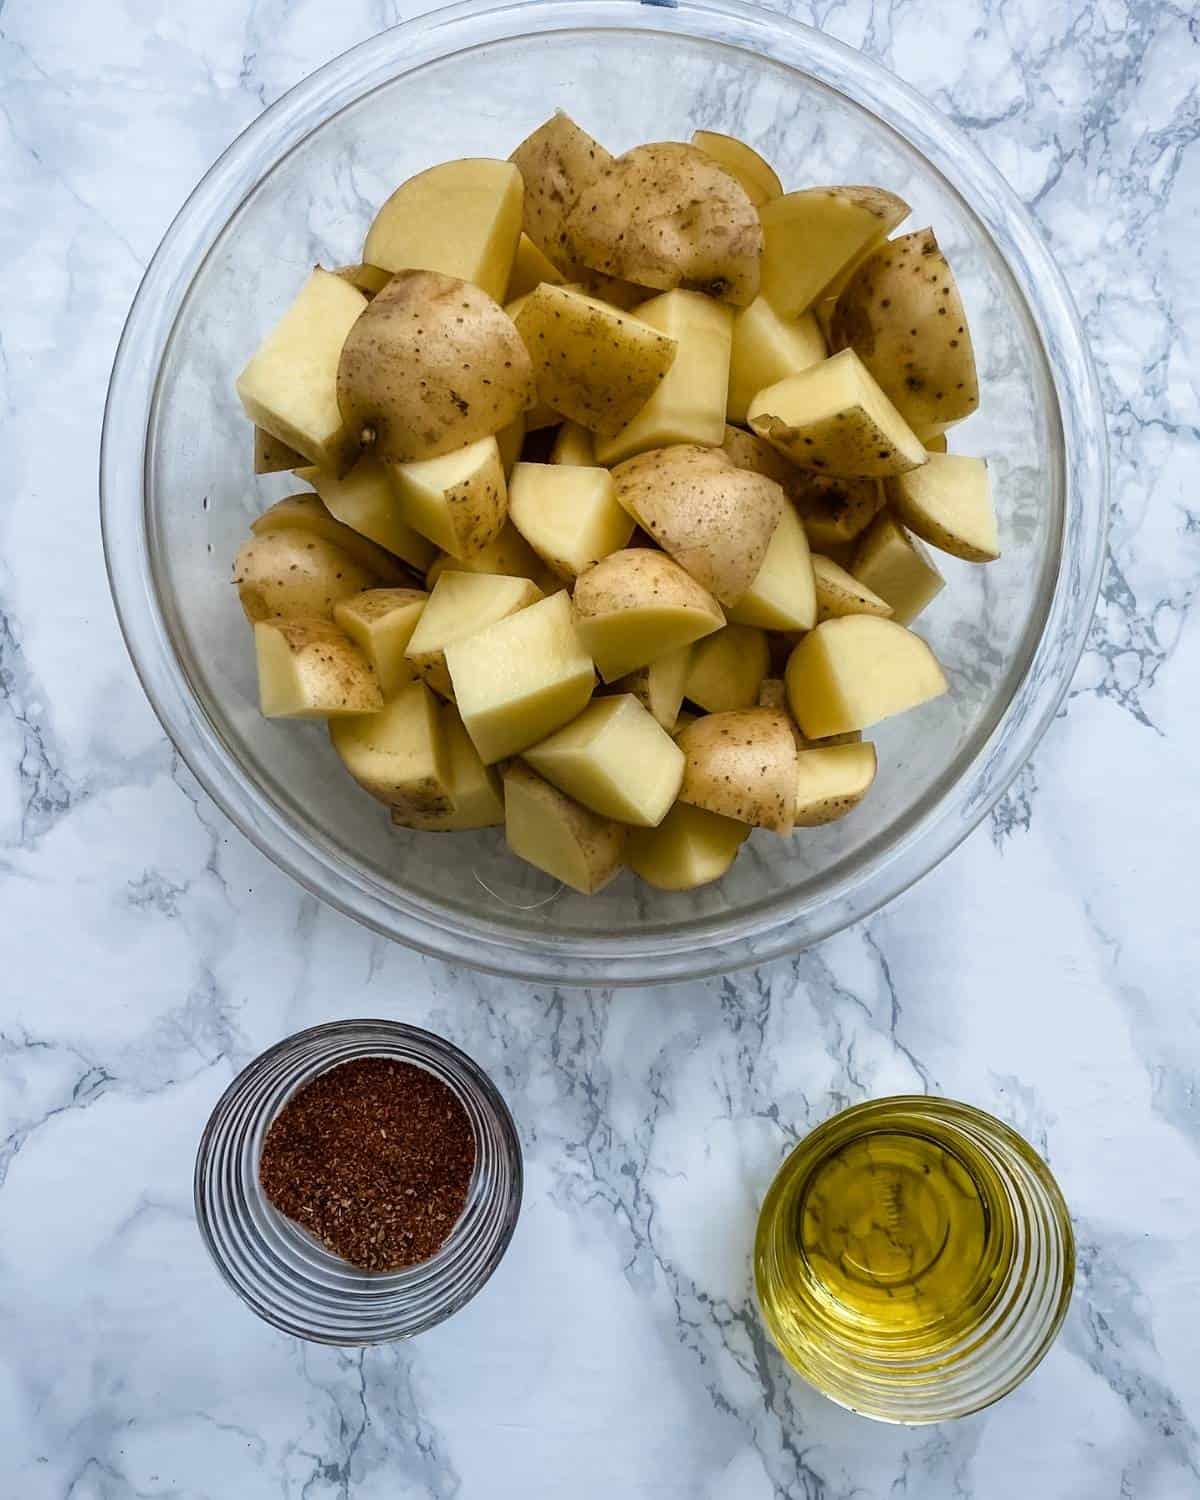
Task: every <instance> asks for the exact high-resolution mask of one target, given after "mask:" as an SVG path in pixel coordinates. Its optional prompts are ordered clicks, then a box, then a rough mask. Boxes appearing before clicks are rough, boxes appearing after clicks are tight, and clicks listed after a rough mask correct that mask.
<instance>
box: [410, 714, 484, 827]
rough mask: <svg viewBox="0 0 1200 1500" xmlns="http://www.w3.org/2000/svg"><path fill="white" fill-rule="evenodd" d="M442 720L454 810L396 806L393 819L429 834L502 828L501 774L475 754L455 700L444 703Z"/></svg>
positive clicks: (440, 720) (440, 719) (442, 732)
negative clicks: (432, 811) (430, 810)
mask: <svg viewBox="0 0 1200 1500" xmlns="http://www.w3.org/2000/svg"><path fill="white" fill-rule="evenodd" d="M439 722H440V727H441V734H442V740H443V742H444V744H445V747H446V770H447V774H448V777H449V781H448V787H449V792H450V801H451V802H452V803H453V804H454V806H453V810H452V811H451V812H437V813H430V812H420V811H417V810H414V809H411V808H404V807H393V808H392V822H393V823H394V824H396V826H397V827H398V828H420V829H422V830H424V831H425V832H426V833H459V832H462V831H463V830H465V829H469V828H497V827H500V826H501V825H502V824H503V823H504V792H503V789H502V787H501V785H500V776H499V774H498V773H497V772H496V771H494V770H493V769H492V767H491V766H485V765H484V763H483V762H482V761H481V760H480V759H479V756H478V755H477V754H476V753H475V746H474V745H472V743H471V737H470V735H469V734H468V733H467V731H466V730H465V729H464V728H463V722H462V720H461V719H460V718H459V716H458V710H457V709H456V708H455V707H454V705H453V704H452V703H445V704H443V705H442V709H441V714H440V718H439Z"/></svg>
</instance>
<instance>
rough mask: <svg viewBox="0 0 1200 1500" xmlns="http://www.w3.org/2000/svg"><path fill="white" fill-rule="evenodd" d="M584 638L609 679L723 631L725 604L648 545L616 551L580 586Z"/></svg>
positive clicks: (578, 618)
mask: <svg viewBox="0 0 1200 1500" xmlns="http://www.w3.org/2000/svg"><path fill="white" fill-rule="evenodd" d="M574 606H575V621H576V625H577V627H578V630H579V635H580V639H581V640H582V642H583V644H584V646H585V647H586V649H587V650H588V651H590V652H591V654H592V656H593V657H594V658H595V662H596V667H597V669H598V671H599V673H600V676H601V677H602V678H603V679H604V681H605V682H615V681H616V680H617V679H618V678H619V677H624V676H626V674H627V673H629V672H635V671H637V669H638V668H639V667H644V666H647V665H648V664H649V663H650V662H652V661H656V660H657V659H658V658H659V657H660V656H665V655H666V654H667V653H668V652H669V651H676V650H678V649H679V648H680V647H681V646H687V645H690V644H691V642H692V641H698V640H700V639H701V637H702V636H706V635H711V634H712V633H713V631H714V630H720V628H721V626H722V625H724V623H725V616H724V614H723V613H722V612H721V606H720V605H719V604H718V603H717V601H716V600H715V599H714V598H713V596H712V595H711V594H710V593H709V592H708V590H707V589H705V588H703V587H701V585H700V584H698V583H697V582H696V580H695V579H694V578H692V577H691V575H690V574H688V573H686V572H684V570H683V569H682V568H681V567H680V566H679V564H678V563H676V562H672V560H671V559H670V558H669V557H666V556H664V555H663V553H661V552H653V551H651V550H650V549H649V548H647V547H627V548H625V550H624V551H621V552H614V553H613V554H612V555H611V556H610V557H606V558H605V559H604V560H603V561H602V562H599V563H597V564H596V566H595V567H594V568H589V569H588V571H587V572H586V573H583V574H581V575H580V578H579V581H578V582H577V583H576V585H575V599H574Z"/></svg>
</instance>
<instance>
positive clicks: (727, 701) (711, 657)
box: [683, 625, 767, 714]
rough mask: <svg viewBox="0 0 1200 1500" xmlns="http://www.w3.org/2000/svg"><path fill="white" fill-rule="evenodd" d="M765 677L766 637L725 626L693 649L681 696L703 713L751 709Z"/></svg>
mask: <svg viewBox="0 0 1200 1500" xmlns="http://www.w3.org/2000/svg"><path fill="white" fill-rule="evenodd" d="M766 675H767V638H766V636H765V634H764V633H763V632H762V631H761V630H755V629H753V628H752V627H751V626H749V625H726V627H725V629H724V630H718V631H716V632H715V633H714V634H713V635H710V636H708V637H707V638H706V639H704V640H702V641H699V642H697V644H696V645H695V646H693V647H692V660H691V665H690V666H689V668H688V675H687V681H686V683H685V684H684V690H683V691H684V697H686V698H688V699H690V700H691V702H693V703H694V704H696V706H697V707H698V708H702V709H704V710H705V712H706V713H710V714H719V713H726V712H728V711H729V710H730V709H734V708H751V707H752V706H753V705H754V704H755V702H756V701H757V699H758V689H759V686H760V685H761V683H762V680H763V678H764V677H765V676H766Z"/></svg>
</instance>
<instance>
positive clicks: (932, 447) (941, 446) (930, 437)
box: [921, 432, 950, 453]
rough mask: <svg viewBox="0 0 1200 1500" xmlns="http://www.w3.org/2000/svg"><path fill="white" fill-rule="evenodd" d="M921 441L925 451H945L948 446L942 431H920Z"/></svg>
mask: <svg viewBox="0 0 1200 1500" xmlns="http://www.w3.org/2000/svg"><path fill="white" fill-rule="evenodd" d="M921 441H922V442H923V443H924V444H925V451H926V453H945V452H947V451H948V450H949V447H950V444H949V443H948V442H947V441H946V434H945V433H944V432H925V433H922V434H921Z"/></svg>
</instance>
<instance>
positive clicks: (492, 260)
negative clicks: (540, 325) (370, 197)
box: [363, 157, 524, 302]
mask: <svg viewBox="0 0 1200 1500" xmlns="http://www.w3.org/2000/svg"><path fill="white" fill-rule="evenodd" d="M523 197H524V188H523V185H522V182H521V174H520V172H518V171H517V169H516V167H514V166H513V165H512V163H511V162H507V161H493V160H491V159H490V158H488V157H468V158H466V160H464V161H446V162H442V164H441V165H440V166H437V167H430V168H429V170H428V171H427V172H419V173H418V174H417V176H416V177H410V178H409V179H408V181H407V182H402V183H401V184H400V186H399V187H398V188H397V189H396V191H395V192H394V193H393V194H392V196H391V197H390V198H389V199H388V200H387V202H386V203H385V204H384V205H383V207H382V208H381V209H380V210H379V212H378V214H376V216H375V222H374V223H373V224H372V225H371V228H370V232H369V233H368V235H367V242H366V244H365V245H364V246H363V259H364V260H365V261H366V262H367V263H368V264H369V265H372V266H379V267H380V268H381V269H383V270H385V271H391V272H395V271H437V272H439V273H440V274H441V275H443V276H453V277H457V278H458V280H460V281H469V282H471V283H472V284H473V285H475V286H477V287H479V288H480V289H481V290H482V291H484V292H486V293H487V295H488V296H489V297H491V298H493V299H494V300H495V301H497V302H499V301H500V299H501V298H502V297H503V296H504V292H505V289H506V288H507V286H508V279H509V276H510V274H511V272H512V268H513V261H514V260H515V258H516V254H517V242H518V240H519V239H520V238H521V209H522V200H523Z"/></svg>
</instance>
